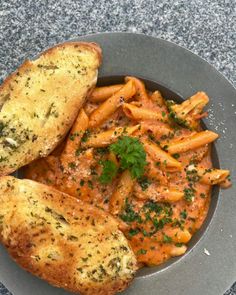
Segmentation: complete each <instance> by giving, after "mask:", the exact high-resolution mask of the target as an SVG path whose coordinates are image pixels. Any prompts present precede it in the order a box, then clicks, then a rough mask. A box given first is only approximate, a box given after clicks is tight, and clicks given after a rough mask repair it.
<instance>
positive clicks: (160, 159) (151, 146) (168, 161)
mask: <svg viewBox="0 0 236 295" xmlns="http://www.w3.org/2000/svg"><path fill="white" fill-rule="evenodd" d="M142 142H143V145H144V149H145V151H146V152H147V153H148V154H149V155H150V157H151V158H152V159H153V160H154V161H155V162H157V163H159V165H160V168H162V169H164V170H167V171H178V170H181V167H182V166H181V163H180V162H179V161H177V160H176V159H175V158H173V157H172V156H171V155H169V154H168V153H167V152H165V151H163V150H162V149H161V148H160V147H159V146H158V145H157V144H155V143H153V142H151V141H148V140H142Z"/></svg>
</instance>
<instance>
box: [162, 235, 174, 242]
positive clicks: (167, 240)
mask: <svg viewBox="0 0 236 295" xmlns="http://www.w3.org/2000/svg"><path fill="white" fill-rule="evenodd" d="M163 242H164V243H171V242H172V238H171V237H169V236H167V235H166V234H164V236H163Z"/></svg>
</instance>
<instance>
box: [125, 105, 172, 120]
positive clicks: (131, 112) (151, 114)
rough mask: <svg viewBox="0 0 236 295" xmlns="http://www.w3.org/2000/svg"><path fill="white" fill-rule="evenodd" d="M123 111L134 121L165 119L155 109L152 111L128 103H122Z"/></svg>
mask: <svg viewBox="0 0 236 295" xmlns="http://www.w3.org/2000/svg"><path fill="white" fill-rule="evenodd" d="M122 108H123V111H124V113H125V115H126V116H127V117H128V118H130V119H132V120H136V121H142V120H157V121H167V119H166V118H165V117H163V116H162V114H161V113H158V112H156V111H152V110H150V109H145V108H143V107H137V106H135V105H133V104H130V103H124V104H123V106H122Z"/></svg>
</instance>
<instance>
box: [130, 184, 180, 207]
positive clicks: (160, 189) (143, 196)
mask: <svg viewBox="0 0 236 295" xmlns="http://www.w3.org/2000/svg"><path fill="white" fill-rule="evenodd" d="M134 195H135V197H136V198H138V199H140V200H152V201H155V202H165V203H175V202H177V201H179V200H181V199H183V197H184V193H183V192H182V191H179V190H176V189H173V188H168V187H164V186H160V185H158V186H153V187H152V185H150V186H149V187H148V188H147V189H146V190H145V191H140V190H139V191H136V190H135V192H134Z"/></svg>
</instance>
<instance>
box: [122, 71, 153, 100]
mask: <svg viewBox="0 0 236 295" xmlns="http://www.w3.org/2000/svg"><path fill="white" fill-rule="evenodd" d="M125 81H126V82H127V81H133V82H134V85H135V88H136V94H135V99H136V100H138V101H143V102H148V101H150V98H149V96H148V94H147V91H146V88H145V85H144V83H143V82H142V81H141V80H140V79H138V78H135V77H131V76H127V77H125Z"/></svg>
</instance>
